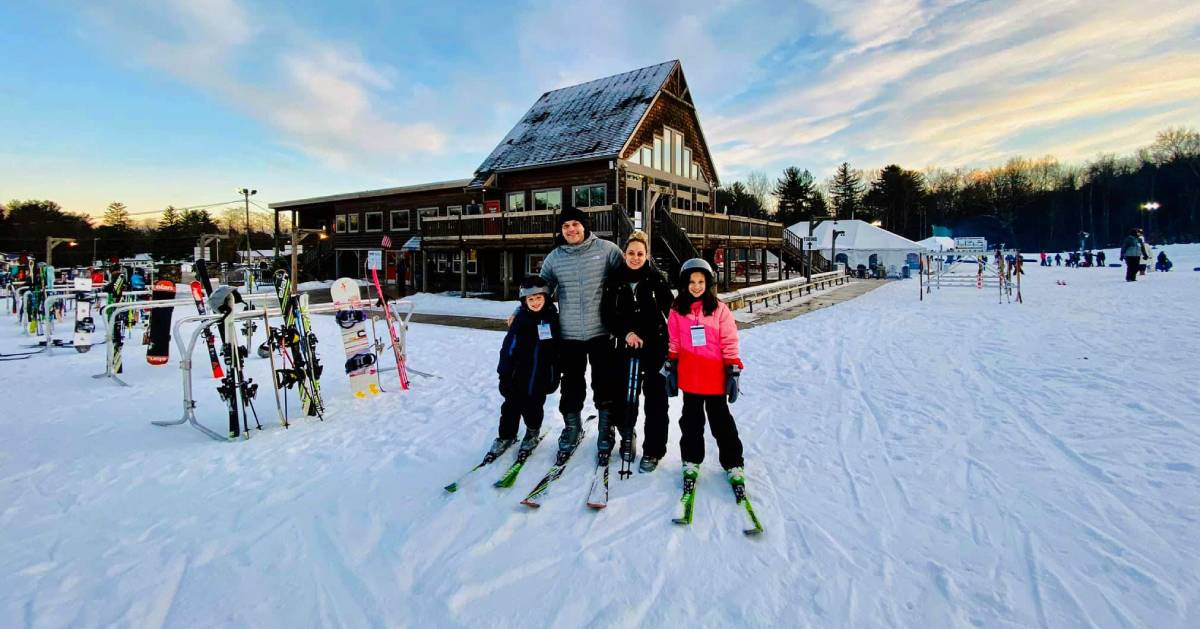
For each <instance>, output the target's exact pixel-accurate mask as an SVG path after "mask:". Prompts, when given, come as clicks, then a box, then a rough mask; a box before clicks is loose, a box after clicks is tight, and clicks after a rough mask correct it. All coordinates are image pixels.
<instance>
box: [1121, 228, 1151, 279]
mask: <svg viewBox="0 0 1200 629" xmlns="http://www.w3.org/2000/svg"><path fill="white" fill-rule="evenodd" d="M1121 257H1123V258H1125V281H1126V282H1136V281H1137V274H1138V271H1140V270H1141V268H1142V259H1146V260H1149V259H1150V250H1149V249H1147V248H1146V241H1145V240H1143V239H1142V230H1141V229H1138V228H1137V227H1134V228H1133V229H1131V230H1129V235H1128V236H1126V237H1125V241H1124V242H1122V243H1121Z"/></svg>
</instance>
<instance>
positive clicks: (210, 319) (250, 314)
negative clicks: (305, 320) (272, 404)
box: [122, 293, 338, 442]
mask: <svg viewBox="0 0 1200 629" xmlns="http://www.w3.org/2000/svg"><path fill="white" fill-rule="evenodd" d="M262 295H263V296H264V297H269V298H270V299H275V295H273V294H267V293H262ZM193 303H195V302H193ZM337 309H338V306H335V305H334V304H332V303H329V304H318V305H316V306H309V307H308V313H309V314H327V313H331V312H335V311H336V310H337ZM264 311H265V316H267V317H282V316H283V311H282V310H280V309H279V308H278V305H277V306H276V307H275V308H264V309H262V310H243V311H241V312H235V313H233V314H232V315H231V316H232V317H233V319H234V321H239V320H241V319H255V318H258V317H262V316H264ZM224 316H225V315H222V314H219V313H216V314H206V315H199V314H197V315H192V316H189V317H184V318H183V319H180V320H179V321H176V322H175V324H174V325H173V326H172V330H171V336H172V337H173V338H174V340H175V345H176V347H177V348H178V349H179V369H180V370H181V371H183V416H181V417H180V418H179V419H176V420H155V421H152V422H150V423H151V424H154V425H155V426H164V427H165V426H178V425H180V424H184V423H187V424H191V425H192V427H193V428H195V429H196V430H199V431H200V432H202V433H204V434H205V435H208V436H209V437H210V438H212V439H214V440H216V441H221V442H227V441H229V439H228V438H227V437H224V436H222V435H220V434H218V433H216V432H214V431H212V430H211V429H209V428H208V427H207V426H205V425H204V424H201V423H200V421H199V420H198V419H196V400H195V398H194V397H193V395H192V352H193V351H194V350H195V349H196V342H197V341H198V340H199V339H200V335H201V333H203V332H204V330H205V328H208V327H209V326H211V325H213V324H214V323H217V322H218V321H220V320H221V319H222V318H223V317H224ZM193 322H199V323H200V325H198V326H196V329H194V330H192V333H191V334H190V335H189V337H188V340H187V343H186V344H185V343H184V341H183V338H182V337H181V336H180V334H179V332H180V330H181V329H182V327H183V324H185V323H193ZM274 378H275V374H271V379H272V383H271V386H272V388H274V386H275V383H274ZM122 384H124V383H122Z"/></svg>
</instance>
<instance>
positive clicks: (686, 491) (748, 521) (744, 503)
mask: <svg viewBox="0 0 1200 629" xmlns="http://www.w3.org/2000/svg"><path fill="white" fill-rule="evenodd" d="M698 480H700V466H699V465H691V464H687V463H685V464H684V469H683V494H682V495H681V496H680V497H679V505H678V511H677V513H676V516H675V517H674V518H672V519H671V521H672V522H674V523H675V524H684V525H687V524H691V523H692V514H693V513H694V512H695V509H696V482H697V481H698ZM729 487H730V489H731V490H733V499H734V501H735V502H736V503H737V508H738V513H739V514H740V515H741V518H742V533H744V534H746V535H758V534H760V533H762V532H763V527H762V523H761V522H759V520H758V515H757V514H755V513H754V506H753V505H752V504H750V497H749V496H748V495H746V477H745V476H744V475H742V474H741V473H736V474H731V475H730V476H729Z"/></svg>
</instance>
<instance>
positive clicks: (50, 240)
mask: <svg viewBox="0 0 1200 629" xmlns="http://www.w3.org/2000/svg"><path fill="white" fill-rule="evenodd" d="M64 242H65V243H67V246H68V247H74V246H76V245H78V244H79V243H77V242H75V239H74V238H56V237H54V236H46V266H50V261H51V254H52V253H54V248H55V247H57V246H59V245H61V244H63V243H64Z"/></svg>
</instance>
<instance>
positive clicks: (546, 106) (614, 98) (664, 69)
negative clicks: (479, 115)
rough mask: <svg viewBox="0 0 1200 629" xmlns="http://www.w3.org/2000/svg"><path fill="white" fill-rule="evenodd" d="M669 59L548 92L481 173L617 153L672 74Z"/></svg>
mask: <svg viewBox="0 0 1200 629" xmlns="http://www.w3.org/2000/svg"><path fill="white" fill-rule="evenodd" d="M678 64H679V62H678V61H668V62H666V63H660V64H658V65H653V66H649V67H645V68H640V69H638V70H632V71H630V72H623V73H621V74H614V75H613V76H609V77H605V78H602V79H596V80H594V81H588V82H587V83H580V84H579V85H572V86H570V87H564V88H561V89H557V90H553V91H550V92H546V93H545V94H542V97H541V98H539V99H538V100H537V102H536V103H534V104H533V107H530V108H529V111H528V112H526V113H525V116H524V117H523V118H521V121H520V122H518V123H517V124H516V126H514V127H513V128H512V130H511V131H509V132H508V135H506V136H504V139H503V140H501V141H500V144H498V145H497V146H496V148H495V149H493V150H492V153H491V155H488V156H487V159H485V160H483V163H482V164H480V165H479V168H478V169H476V171H475V179H474V181H472V182H471V185H472V186H476V187H477V186H479V185H482V183H483V182H484V181H485V180H486V179H487V176H488V174H490V173H492V172H496V171H504V170H513V169H519V168H528V167H531V166H541V165H545V164H552V163H557V162H571V161H579V160H584V159H593V158H601V157H609V156H615V155H617V154H618V153H619V152H620V150H621V147H623V146H624V145H625V141H626V140H628V139H629V136H630V135H632V134H633V131H634V129H635V128H636V127H637V124H638V122H639V121H641V119H642V116H643V115H644V114H645V113H646V110H647V109H648V108H649V107H650V103H651V102H652V101H653V100H654V97H655V95H656V94H658V91H659V89H661V88H662V86H663V83H665V82H666V80H667V78H668V77H669V76H670V75H671V71H672V70H674V69H675V67H676V66H677V65H678Z"/></svg>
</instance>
